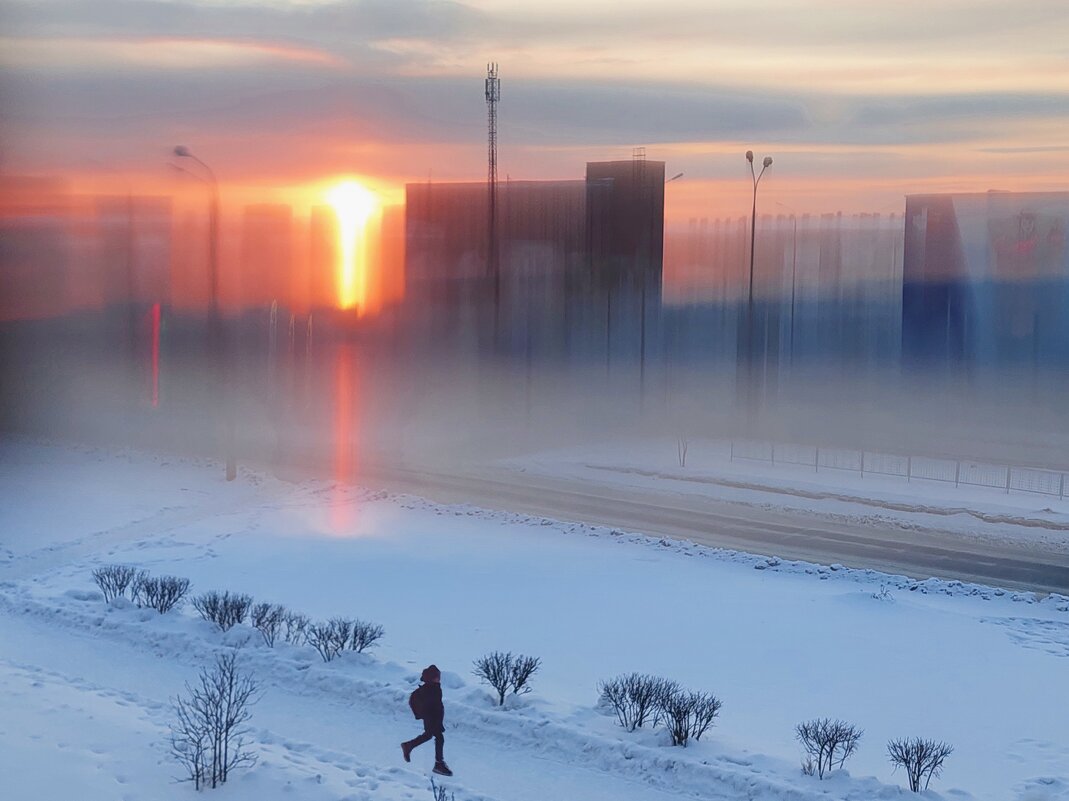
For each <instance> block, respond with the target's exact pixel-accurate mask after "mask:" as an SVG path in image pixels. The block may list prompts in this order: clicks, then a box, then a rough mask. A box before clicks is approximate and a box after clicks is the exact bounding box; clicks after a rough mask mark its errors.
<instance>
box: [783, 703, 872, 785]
mask: <svg viewBox="0 0 1069 801" xmlns="http://www.w3.org/2000/svg"><path fill="white" fill-rule="evenodd" d="M795 733H796V735H797V737H798V740H799V742H801V744H802V747H803V748H804V749H805V752H806V758H805V760H804V761H803V762H802V772H803V773H805V774H806V775H807V776H812V775H814V774H815V775H816V776H817V777H818V778H821V779H823V778H824V776H825V774H827V773H831V771H832V769H833V768H834V767H835V766H836V765H838V767H840V768H842V766H843V763H845V762H846V760H847V759H848V758H849V757H850V756H852V755H853V753H854V752H855V751H857V746H858V743H859V742H860V740H861V735H862V734H864V733H865V732H864V731H862V730H861V729H858V728H857V727H856V726H854V725H852V724H850V723H847V722H846V721H843V720H831V719H829V718H818V719H816V720H808V721H806V722H804V723H799V724H798V726H796V727H795Z"/></svg>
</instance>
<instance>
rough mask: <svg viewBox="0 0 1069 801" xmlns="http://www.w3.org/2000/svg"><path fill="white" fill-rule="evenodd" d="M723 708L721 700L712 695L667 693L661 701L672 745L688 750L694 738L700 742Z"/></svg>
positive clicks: (678, 691) (677, 691) (663, 716)
mask: <svg viewBox="0 0 1069 801" xmlns="http://www.w3.org/2000/svg"><path fill="white" fill-rule="evenodd" d="M722 706H723V704H722V703H721V701H720V699H719V698H717V697H716V696H715V695H712V694H710V693H698V692H690V691H686V690H679V689H676V690H675V691H674V692H669V693H666V694H665V695H664V696H663V697H662V698H661V701H660V711H661V720H663V721H664V725H665V727H666V728H667V729H668V733H669V734H670V735H671V737H672V745H681V746H683V747H684V748H686V746H687V743H688V742H689V741H690V740H691V739H692V738H693V739H694V740H700V739H701V738H702V735H703V734H705V732H706V731H707V730H708V729H709V727H710V726H712V725H713V719H714V718H716V716H717V715H719V714H720V708H721V707H722Z"/></svg>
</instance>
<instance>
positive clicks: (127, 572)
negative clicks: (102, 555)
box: [93, 565, 144, 603]
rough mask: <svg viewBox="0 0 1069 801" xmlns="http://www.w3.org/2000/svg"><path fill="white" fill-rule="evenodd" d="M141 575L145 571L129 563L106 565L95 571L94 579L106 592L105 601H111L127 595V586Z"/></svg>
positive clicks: (101, 589) (102, 590) (103, 591)
mask: <svg viewBox="0 0 1069 801" xmlns="http://www.w3.org/2000/svg"><path fill="white" fill-rule="evenodd" d="M141 575H144V572H143V571H138V570H137V569H136V568H133V567H130V566H129V565H105V566H104V567H98V568H97V569H96V570H94V571H93V581H95V582H96V583H97V586H98V587H100V591H101V592H102V593H104V601H105V603H111V602H112V601H114V600H115V599H116V598H121V597H123V596H124V595H126V588H127V587H130V586H131V585H132V584H134V583H135V581H136V579H137V577H138V576H141Z"/></svg>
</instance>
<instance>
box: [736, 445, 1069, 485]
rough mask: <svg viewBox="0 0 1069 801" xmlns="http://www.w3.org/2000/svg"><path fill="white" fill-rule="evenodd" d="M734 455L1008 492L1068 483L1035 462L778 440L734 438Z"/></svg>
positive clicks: (1064, 476) (1063, 474)
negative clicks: (1008, 462) (1011, 462)
mask: <svg viewBox="0 0 1069 801" xmlns="http://www.w3.org/2000/svg"><path fill="white" fill-rule="evenodd" d="M735 459H744V460H747V461H754V462H769V463H771V464H773V465H775V464H777V463H779V464H791V465H800V466H802V467H812V468H813V470H814V472H817V473H819V472H820V471H821V470H845V471H848V472H852V473H860V474H861V477H862V478H864V477H865V474H866V473H869V474H873V475H882V476H898V477H900V478H904V479H906V481H912V480H913V479H920V480H923V481H943V482H946V483H949V484H953V485H954V486H955V487H960V486H963V485H965V486H973V487H990V488H992V489H1000V490H1003V491H1004V492H1007V493H1008V492H1010V490H1017V491H1019V492H1034V493H1038V494H1040V495H1052V496H1055V497H1057V498H1061V499H1064V498H1065V492H1066V485H1067V484H1069V481H1067V476H1069V474H1067V473H1064V472H1056V471H1053V470H1040V469H1037V468H1033V467H1014V466H1012V465H998V464H985V463H983V462H975V461H970V460H964V459H937V458H933V457H929V456H902V455H901V454H895V453H881V452H879V451H863V450H850V449H845V448H820V447H816V446H813V445H791V444H784V443H780V444H776V443H773V442H753V441H736V440H731V460H732V461H734V460H735Z"/></svg>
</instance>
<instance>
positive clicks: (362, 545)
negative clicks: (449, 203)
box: [0, 443, 1069, 801]
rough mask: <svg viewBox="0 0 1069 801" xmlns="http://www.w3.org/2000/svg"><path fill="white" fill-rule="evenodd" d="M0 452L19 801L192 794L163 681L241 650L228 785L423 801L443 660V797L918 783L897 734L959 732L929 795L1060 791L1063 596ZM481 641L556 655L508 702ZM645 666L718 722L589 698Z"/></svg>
mask: <svg viewBox="0 0 1069 801" xmlns="http://www.w3.org/2000/svg"><path fill="white" fill-rule="evenodd" d="M3 456H4V459H3V460H2V462H0V465H2V467H0V499H2V500H0V531H2V532H3V535H2V537H0V547H2V548H6V549H7V550H6V553H7V558H6V559H4V558H3V557H2V556H0V582H2V583H0V688H2V690H0V698H3V700H2V701H0V721H2V722H0V754H2V755H3V757H2V759H3V761H4V763H5V765H4V773H5V786H6V788H7V789H8V791H10V792H11V795H10V797H12V798H28V797H34V798H43V799H48V800H50V799H66V798H69V797H71V792H72V791H74V790H75V788H76V792H77V795H78V797H79V798H85V799H89V801H92V799H97V798H99V799H114V798H126V799H147V798H178V797H188V794H189V793H191V792H192V790H191V788H190V787H189V786H188V785H184V784H176V783H174V777H176V776H178V775H179V770H178V766H177V765H175V764H173V763H171V762H170V761H169V760H168V758H167V753H166V752H167V726H166V724H167V721H168V718H169V711H168V699H169V698H170V697H172V696H174V695H175V694H177V693H178V692H179V691H181V689H182V685H183V682H184V681H187V680H190V679H191V678H192V677H193V676H194V675H195V673H196V670H197V669H198V668H199V667H201V666H202V665H204V664H206V663H208V662H209V661H210V660H211V658H212V655H213V654H215V653H217V652H219V651H220V649H225V648H233V647H237V648H239V650H240V653H241V658H242V660H243V662H244V663H245V664H246V666H247V667H249V668H251V669H252V670H253V671H254V672H255V673H256V675H257V676H258V677H259V678H260V679H261V681H262V682H263V684H264V685H265V690H266V693H265V696H264V698H263V700H262V701H261V702H260V703H259V704H258V705H257V706H256V707H255V709H254V717H253V721H252V723H253V728H254V732H253V735H254V737H253V739H254V747H255V750H256V752H257V753H258V755H259V757H260V762H259V764H258V765H257V766H256V767H254V768H253V769H251V770H249V771H243V772H241V773H239V774H235V778H234V779H233V780H232V782H231V784H229V785H228V786H227V787H226V788H225V789H224V790H222V791H217V792H220V794H221V797H232V798H240V799H245V798H249V799H252V798H257V799H274V798H283V797H286V798H294V797H299V798H302V799H304V798H308V799H313V800H314V799H320V798H322V799H328V798H350V799H385V800H386V801H393V799H410V798H415V799H420V798H426V799H429V798H430V792H429V789H428V787H429V785H428V781H427V769H429V767H430V753H429V750H428V749H429V746H425V747H424V748H422V749H420V750H419V751H417V752H416V753H415V754H414V756H413V763H412V764H411V765H406V764H404V763H403V762H401V760H400V753H399V749H398V745H397V744H398V743H399V742H400V741H401V740H402V739H405V738H407V737H410V736H412V734H414V733H415V732H416V731H417V726H414V725H413V724H414V721H412V719H411V716H410V714H409V713H408V710H407V706H406V704H405V696H406V695H407V692H408V691H409V690H410V689H411V688H412V687H413V686H414V680H415V677H416V675H417V674H418V671H419V669H420V668H421V667H422V666H423V665H425V664H427V663H428V662H432V661H433V662H436V663H437V664H438V665H440V666H441V667H442V668H443V669H444V670H445V672H446V676H445V688H446V691H445V696H446V708H447V732H446V737H447V742H446V755H447V759H448V760H449V761H450V763H451V764H452V766H453V768H454V769H455V770H456V773H457V776H456V778H455V779H454V780H450V781H449V784H448V786H449V788H450V789H451V790H452V791H454V792H455V793H456V798H457V799H458V801H465V800H468V799H470V800H471V801H476V800H485V801H490V800H497V801H524V800H525V799H530V800H531V801H535V799H539V800H540V801H541V800H542V799H545V798H547V797H558V798H561V799H583V800H584V801H587V800H589V801H599V800H600V799H605V801H608V799H622V801H632V800H634V801H639V799H641V800H642V801H661V800H662V799H665V800H666V799H679V798H702V799H723V800H724V801H735V800H736V799H754V798H760V799H792V800H793V799H797V800H798V801H807V800H808V799H818V798H820V799H858V800H859V801H860V799H873V798H898V797H907V796H909V795H910V794H909V793H908V792H906V791H904V790H903V789H902V787H901V785H902V784H903V781H904V779H903V777H902V776H901V774H892V772H891V766H890V765H889V764H888V763H887V760H886V756H885V753H884V752H885V743H886V741H887V740H888V739H890V738H891V737H898V736H910V735H921V736H929V737H934V738H937V739H946V740H947V741H949V742H951V743H952V744H953V745H954V746H955V747H956V751H955V753H954V754H953V755H952V756H951V758H950V759H949V760H948V762H947V765H946V770H945V772H944V775H943V777H942V778H940V779H938V780H936V782H934V783H933V788H935V789H936V790H938V794H937V793H936V792H932V793H931V794H930V796H929V797H933V798H936V797H942V798H976V799H990V800H991V801H995V800H996V799H998V800H999V801H1003V799H1019V800H1020V801H1025V799H1027V801H1041V800H1043V799H1067V798H1069V769H1067V768H1066V765H1067V764H1069V723H1066V718H1065V715H1064V709H1065V708H1066V705H1067V704H1066V702H1067V701H1069V688H1067V687H1066V683H1065V682H1064V673H1065V666H1066V664H1067V663H1066V659H1067V658H1069V602H1067V601H1066V599H1062V598H1057V597H1048V598H1044V599H1043V600H1038V599H1037V598H1035V597H1034V596H1031V595H1029V594H1027V593H1011V592H1002V591H1000V590H996V589H991V588H979V587H971V586H968V585H961V584H958V583H954V582H950V583H947V582H938V581H930V582H923V583H917V582H913V581H911V580H908V579H904V578H897V577H892V576H886V575H882V574H878V573H873V572H868V571H850V570H841V569H840V570H835V569H830V568H821V567H816V566H813V565H806V564H801V563H788V562H778V561H777V560H774V559H773V560H765V559H758V558H756V557H751V556H747V555H745V554H736V553H731V552H724V551H716V550H711V549H706V548H701V547H697V546H692V545H688V544H685V543H668V542H662V541H658V540H652V539H649V538H645V537H641V536H639V535H633V534H622V533H620V532H616V531H610V530H605V529H598V528H592V527H589V526H583V525H578V524H567V523H558V522H553V521H548V520H542V519H532V518H526V517H518V516H515V515H508V514H502V513H490V512H484V511H480V510H475V509H471V508H459V507H442V506H437V505H433V504H430V503H427V502H424V501H421V500H419V499H414V498H408V497H401V496H390V495H387V494H384V493H376V492H367V491H361V490H356V489H348V488H335V487H329V486H326V485H321V484H315V483H305V484H301V485H289V484H283V483H281V482H277V481H275V480H273V479H270V478H265V477H263V476H257V475H254V474H243V475H242V477H241V480H240V481H239V482H238V483H236V484H234V485H227V484H225V483H224V482H223V481H222V480H221V472H220V471H219V470H218V469H217V468H216V467H215V466H214V465H209V464H198V463H194V462H189V461H177V460H168V459H162V458H158V457H150V456H143V455H137V454H121V455H116V454H109V453H105V452H100V451H92V450H82V451H80V450H74V449H67V448H56V447H46V446H40V445H28V444H18V443H15V444H12V443H7V444H5V445H3ZM75 482H76V486H75ZM70 499H75V500H77V501H78V503H77V504H76V505H72V504H70V503H69V500H70ZM110 562H123V563H127V564H132V565H137V566H139V567H142V568H145V569H147V570H149V571H151V572H152V573H154V574H160V573H171V574H176V575H181V576H187V577H189V578H190V579H191V580H192V582H193V585H194V586H193V592H194V593H196V592H200V591H204V590H209V589H229V590H234V591H241V592H248V593H250V594H252V595H253V596H254V597H255V598H256V599H257V600H264V601H271V602H279V603H284V604H286V605H287V606H289V607H291V608H293V609H295V610H298V611H302V612H305V613H307V614H309V615H311V616H313V617H317V618H325V617H329V616H331V615H353V616H358V617H362V618H365V619H370V620H373V621H375V622H378V623H381V624H383V625H384V626H385V627H386V637H385V639H384V640H383V642H382V645H381V647H379V648H378V649H376V650H375V651H374V652H372V653H371V654H370V655H357V654H346V655H345V656H343V657H342V658H340V659H339V660H336V661H334V662H331V663H327V664H324V663H322V662H321V660H320V658H319V657H318V656H317V655H316V653H315V652H314V651H313V650H312V649H311V648H310V647H307V646H305V647H300V648H297V647H293V646H290V645H285V644H281V643H279V644H277V645H276V646H275V648H273V649H272V648H268V647H267V646H266V645H265V644H264V643H263V642H262V640H261V639H260V637H259V634H258V633H257V632H256V631H255V630H253V629H251V628H249V627H247V626H238V627H236V628H235V629H232V630H231V631H230V632H227V633H225V634H223V633H221V632H219V631H218V630H216V629H215V628H214V627H213V626H211V625H210V624H208V623H206V622H204V621H202V620H200V619H199V618H198V617H197V616H196V614H195V613H194V612H193V610H192V609H189V608H186V609H184V610H182V611H179V612H172V613H169V614H167V615H163V616H160V615H157V614H156V613H155V612H151V611H147V610H141V609H137V608H134V607H132V606H130V605H129V604H125V603H121V602H120V603H118V604H114V605H111V606H108V605H105V604H104V603H103V600H102V599H101V598H100V597H99V595H98V593H97V592H96V588H95V587H94V585H93V583H92V579H91V577H90V571H91V570H92V568H93V567H95V566H97V565H100V564H106V563H110ZM755 568H761V569H756V570H755ZM494 649H501V650H513V651H518V652H523V653H529V654H533V655H537V656H540V657H542V659H543V663H544V667H543V669H542V671H541V672H540V673H539V674H537V675H536V676H535V679H534V692H533V693H532V694H531V695H529V696H525V697H523V698H521V699H517V700H516V701H514V702H513V703H512V704H510V708H507V709H505V710H499V709H496V708H494V706H493V704H492V701H491V699H490V697H489V694H488V692H487V690H486V688H484V687H481V686H480V685H478V684H477V683H476V681H475V679H474V678H473V677H472V676H471V675H470V665H471V661H472V659H474V658H475V657H477V656H479V655H481V654H483V653H486V652H488V651H490V650H494ZM631 670H639V671H648V672H651V673H656V674H660V675H664V676H668V677H670V678H673V679H676V680H678V681H680V682H681V683H683V684H684V685H687V686H690V687H693V688H695V689H702V690H709V691H713V692H715V693H716V694H717V695H718V696H719V697H720V698H721V699H722V700H723V701H724V709H723V711H722V714H721V717H720V719H719V720H718V721H717V725H716V726H715V727H714V728H713V729H712V730H711V731H710V732H709V733H708V734H707V735H706V736H705V737H704V738H703V739H702V741H701V742H699V743H696V744H694V745H693V746H692V747H690V748H687V749H680V748H671V747H669V746H667V745H666V744H665V742H666V737H665V736H664V733H663V732H660V731H657V732H653V733H651V732H640V733H637V734H627V733H625V732H623V731H622V730H621V729H619V728H618V727H617V726H616V725H615V723H614V720H613V718H612V717H611V716H608V715H606V714H604V713H603V712H602V711H599V710H597V709H596V708H595V702H596V699H597V693H596V690H595V687H596V684H597V681H598V680H600V679H605V678H609V677H611V676H613V675H615V674H618V673H621V672H626V671H631ZM825 715H829V716H832V717H842V718H845V719H847V720H850V721H851V722H853V723H856V724H857V725H858V726H860V727H862V728H864V729H865V735H864V738H863V740H862V743H861V749H860V751H859V753H858V754H857V755H856V756H855V757H854V758H853V759H852V760H851V761H850V762H848V763H847V767H848V769H849V771H850V774H852V775H848V774H846V773H845V772H844V773H841V774H838V775H836V776H835V777H833V779H831V780H826V781H824V782H820V781H818V780H817V779H815V778H811V777H805V776H802V775H801V771H800V770H799V768H798V764H799V757H800V751H799V747H798V745H797V743H796V742H795V741H794V739H793V727H794V725H795V724H796V723H798V722H800V721H801V720H805V719H808V718H812V717H818V716H825Z"/></svg>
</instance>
